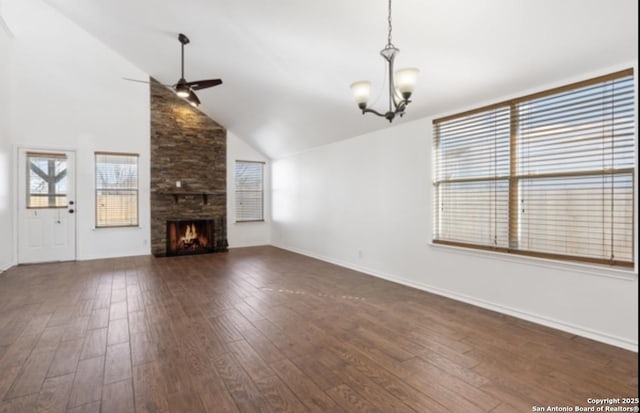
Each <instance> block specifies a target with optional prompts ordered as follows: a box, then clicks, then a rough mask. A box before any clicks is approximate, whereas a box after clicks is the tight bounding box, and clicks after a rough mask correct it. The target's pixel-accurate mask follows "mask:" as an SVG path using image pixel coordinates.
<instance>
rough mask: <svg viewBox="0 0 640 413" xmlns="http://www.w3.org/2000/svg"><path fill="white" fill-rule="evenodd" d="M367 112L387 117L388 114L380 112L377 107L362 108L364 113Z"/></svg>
mask: <svg viewBox="0 0 640 413" xmlns="http://www.w3.org/2000/svg"><path fill="white" fill-rule="evenodd" d="M365 113H373V114H374V115H378V116H380V117H381V118H384V117H386V116H387V114H386V113H380V112H378V111H377V110H375V109H370V108H364V109H362V114H363V115H364V114H365Z"/></svg>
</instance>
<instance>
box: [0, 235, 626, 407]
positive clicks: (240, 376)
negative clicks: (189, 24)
mask: <svg viewBox="0 0 640 413" xmlns="http://www.w3.org/2000/svg"><path fill="white" fill-rule="evenodd" d="M608 397H611V398H619V397H638V354H637V353H634V352H630V351H625V350H622V349H619V348H616V347H612V346H608V345H605V344H601V343H597V342H593V341H590V340H587V339H584V338H580V337H576V336H573V335H571V334H567V333H564V332H559V331H555V330H552V329H549V328H545V327H542V326H539V325H535V324H532V323H528V322H525V321H522V320H518V319H514V318H511V317H508V316H505V315H501V314H497V313H493V312H491V311H487V310H483V309H480V308H476V307H473V306H470V305H466V304H463V303H459V302H455V301H452V300H449V299H446V298H443V297H439V296H436V295H432V294H428V293H425V292H422V291H418V290H414V289H411V288H408V287H404V286H400V285H396V284H393V283H390V282H387V281H384V280H380V279H376V278H373V277H370V276H366V275H364V274H360V273H357V272H355V271H351V270H347V269H344V268H340V267H337V266H335V265H331V264H328V263H325V262H321V261H317V260H314V259H311V258H308V257H304V256H300V255H297V254H293V253H290V252H287V251H283V250H280V249H277V248H274V247H256V248H242V249H233V250H231V251H230V252H228V253H220V254H208V255H199V256H190V257H175V258H153V257H131V258H119V259H109V260H96V261H84V262H68V263H55V264H42V265H28V266H18V267H14V268H12V269H10V270H8V271H7V272H5V273H3V274H2V275H0V412H69V413H71V412H118V413H123V412H138V413H143V412H149V413H151V412H215V413H220V412H229V413H239V412H278V413H279V412H324V413H330V412H331V413H338V412H383V413H390V412H392V413H396V412H397V413H422V412H465V413H468V412H496V413H500V412H531V411H535V410H534V406H542V407H544V408H546V407H548V406H552V407H553V406H572V407H574V406H587V407H588V406H593V405H592V404H589V403H588V402H587V399H588V398H608ZM632 406H637V403H636V404H634V405H632ZM574 408H575V407H574Z"/></svg>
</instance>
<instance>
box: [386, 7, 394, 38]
mask: <svg viewBox="0 0 640 413" xmlns="http://www.w3.org/2000/svg"><path fill="white" fill-rule="evenodd" d="M388 22H389V34H388V35H387V46H391V45H392V43H391V30H392V29H393V26H392V25H391V0H389V17H388Z"/></svg>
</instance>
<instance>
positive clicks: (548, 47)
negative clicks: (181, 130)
mask: <svg viewBox="0 0 640 413" xmlns="http://www.w3.org/2000/svg"><path fill="white" fill-rule="evenodd" d="M44 1H45V3H47V4H48V5H50V6H52V7H54V8H55V9H57V10H58V11H60V12H61V13H62V14H64V15H65V16H67V17H68V18H69V19H71V20H72V21H74V22H76V23H77V24H78V25H80V26H81V27H83V28H84V29H85V30H86V31H88V32H89V33H91V34H92V35H93V36H95V37H96V38H98V39H99V40H101V41H103V42H104V43H105V44H107V45H108V46H110V47H111V48H113V49H114V50H115V51H116V52H118V53H119V54H121V55H122V56H124V57H125V58H127V59H128V60H130V61H131V62H133V63H134V64H135V65H137V66H138V67H140V68H141V69H142V70H144V71H145V72H147V73H149V74H150V75H151V76H153V77H155V78H156V79H158V80H160V81H161V82H164V83H166V84H173V83H175V82H176V81H177V80H178V78H179V77H180V76H179V75H180V44H179V42H178V40H177V35H178V33H181V32H182V33H185V34H186V35H187V36H189V38H190V39H191V43H190V44H189V45H188V46H187V47H186V49H185V59H186V62H185V71H186V73H185V75H186V77H187V80H198V79H208V78H217V77H220V78H222V79H223V81H224V84H223V85H221V86H218V87H215V88H211V89H205V90H201V91H199V92H198V96H199V97H200V99H201V101H202V106H201V109H202V110H203V111H204V112H205V113H207V114H208V115H209V116H210V117H212V118H213V119H215V120H216V121H218V122H220V123H221V124H223V125H224V126H225V127H227V128H228V129H229V130H231V131H232V132H234V133H235V134H237V135H238V136H240V137H241V138H243V139H244V140H246V141H247V142H248V143H250V144H251V145H253V146H254V147H255V148H256V149H258V150H260V151H262V152H263V153H264V154H265V155H267V156H269V157H271V158H278V157H281V156H285V155H286V154H289V153H293V152H297V151H302V150H305V149H307V148H310V147H314V146H318V145H322V144H326V143H330V142H334V141H337V140H340V139H345V138H349V137H352V136H356V135H360V134H363V133H366V132H370V131H373V130H376V129H381V128H387V127H390V126H393V125H389V123H388V122H387V121H386V120H384V119H382V118H377V117H374V116H371V115H366V116H363V115H362V114H361V113H360V112H359V110H358V109H357V107H356V105H355V103H354V102H353V100H352V98H351V95H350V90H349V85H350V83H351V82H353V81H356V80H364V79H369V80H371V81H373V86H372V98H373V100H375V98H376V96H377V95H378V94H380V96H379V99H378V101H377V106H379V107H384V106H385V105H386V96H385V93H384V92H382V89H383V85H382V81H383V78H384V75H385V68H384V61H383V60H382V58H381V57H380V56H379V55H378V52H379V51H380V49H382V48H383V47H384V46H385V44H386V40H387V1H386V0H324V1H312V0H306V1H305V0H234V1H227V0H180V1H175V0H135V1H132V0H109V1H104V0H44ZM637 15H638V3H637V1H636V0H615V1H611V0H396V1H395V2H394V3H393V43H394V44H395V45H396V47H398V48H399V49H400V50H401V52H400V54H399V56H398V58H397V67H403V66H416V67H419V68H420V70H421V73H420V76H419V79H418V86H417V89H416V91H415V93H414V102H413V103H412V104H411V105H410V106H409V108H408V113H407V115H406V116H405V117H404V118H403V119H400V120H396V121H394V124H396V123H399V122H407V121H411V120H412V119H417V118H421V117H425V116H431V115H437V114H445V113H448V112H451V111H457V110H461V109H464V108H467V107H469V105H472V104H480V103H489V102H491V101H492V100H495V99H500V98H504V97H507V96H511V95H514V94H519V93H522V92H525V91H528V90H532V89H535V88H537V87H540V86H541V85H545V86H547V85H552V84H555V83H558V82H562V81H564V80H566V79H574V78H575V77H576V76H579V75H584V74H589V73H591V72H593V73H596V72H599V71H602V70H606V69H607V68H609V67H613V68H616V67H618V68H622V66H621V65H625V64H628V63H630V62H634V61H637V58H638V54H637V50H638V32H637V30H638V19H637ZM598 74H600V73H598ZM123 81H124V80H123ZM131 87H141V85H140V84H137V83H135V82H131ZM142 87H143V86H142ZM378 91H381V93H379V92H378Z"/></svg>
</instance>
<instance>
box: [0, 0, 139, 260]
mask: <svg viewBox="0 0 640 413" xmlns="http://www.w3.org/2000/svg"><path fill="white" fill-rule="evenodd" d="M4 1H5V8H4V9H5V19H6V21H7V23H8V25H9V27H10V28H11V30H12V32H13V33H14V35H15V41H14V48H13V50H14V53H13V61H12V62H11V63H12V64H11V66H12V70H13V75H12V77H11V81H10V83H11V89H10V91H11V105H12V108H13V110H12V112H11V129H10V135H11V142H12V144H13V145H14V147H15V148H17V147H27V148H42V149H65V150H73V151H75V152H76V171H77V175H76V183H77V185H76V186H77V192H76V205H77V208H76V209H77V218H76V219H77V258H78V259H80V260H83V259H92V258H102V257H113V256H126V255H139V254H148V253H149V252H150V247H149V241H148V240H149V233H150V232H149V228H150V225H149V216H150V213H149V156H150V151H149V145H150V138H149V136H150V132H149V127H150V126H149V125H150V122H149V116H150V115H149V111H150V103H149V88H148V87H147V86H146V85H144V84H140V83H135V82H127V81H124V80H123V79H122V77H130V78H139V79H147V78H148V76H147V75H146V74H145V73H144V72H142V71H141V70H139V69H138V68H136V67H135V66H133V65H132V64H131V63H129V62H128V61H127V60H125V59H124V58H122V57H120V56H119V55H117V54H115V53H114V52H113V51H112V50H111V49H109V48H108V47H106V46H105V45H103V44H102V43H101V42H99V41H97V40H96V39H95V38H93V37H92V36H90V35H89V34H88V33H87V32H85V31H84V30H82V29H81V28H79V27H78V26H77V25H75V24H74V23H72V22H70V21H69V20H68V19H66V18H65V17H63V16H61V15H60V14H59V13H58V12H57V11H55V10H54V9H52V8H50V7H49V6H48V5H46V4H44V3H43V2H42V1H41V0H4ZM3 78H4V76H3ZM95 151H113V152H128V153H138V154H139V155H140V165H139V171H140V176H139V185H140V205H139V214H140V227H139V228H113V229H95V228H94V222H95V214H94V211H95V198H94V197H95V192H94V191H95V178H94V168H95V162H94V152H95ZM15 152H17V151H15V150H14V156H15ZM0 153H1V152H0ZM13 204H14V205H13V208H15V200H14V202H13ZM14 242H15V240H14Z"/></svg>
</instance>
